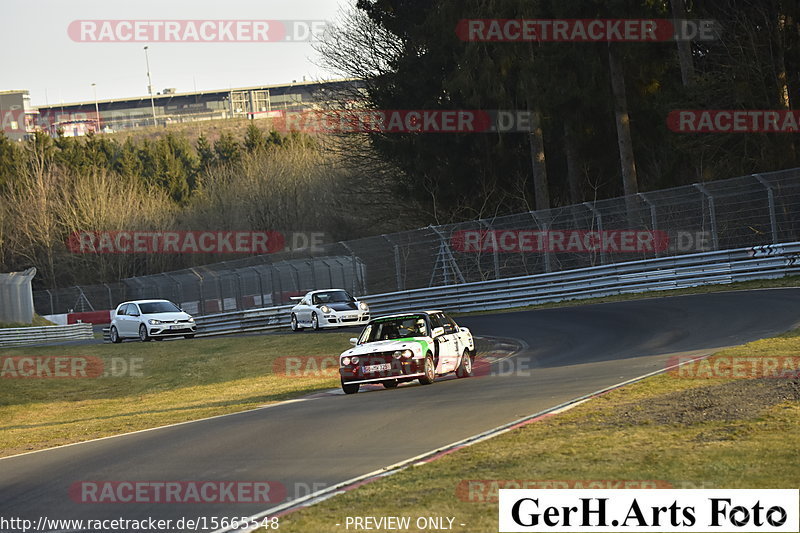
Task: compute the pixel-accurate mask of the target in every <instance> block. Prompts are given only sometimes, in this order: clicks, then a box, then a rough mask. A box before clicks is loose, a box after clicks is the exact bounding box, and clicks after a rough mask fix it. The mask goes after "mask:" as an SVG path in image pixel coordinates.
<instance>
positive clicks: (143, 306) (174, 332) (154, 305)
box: [109, 300, 197, 343]
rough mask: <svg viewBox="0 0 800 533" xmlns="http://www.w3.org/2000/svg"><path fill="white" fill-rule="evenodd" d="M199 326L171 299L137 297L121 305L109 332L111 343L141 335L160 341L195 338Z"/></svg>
mask: <svg viewBox="0 0 800 533" xmlns="http://www.w3.org/2000/svg"><path fill="white" fill-rule="evenodd" d="M196 332H197V328H196V326H195V323H194V318H192V316H191V315H189V314H188V313H186V312H185V311H183V310H182V309H181V308H180V307H178V306H177V305H175V304H174V303H172V302H170V301H169V300H136V301H132V302H123V303H121V304H119V305H118V306H117V310H116V315H115V316H114V318H113V319H112V320H111V329H110V331H109V334H110V337H111V342H113V343H118V342H122V341H123V339H135V338H138V339H139V340H140V341H142V342H147V341H149V340H150V339H155V340H157V341H160V340H162V339H164V338H166V337H180V336H183V337H185V338H187V339H191V338H192V337H194V336H195V333H196Z"/></svg>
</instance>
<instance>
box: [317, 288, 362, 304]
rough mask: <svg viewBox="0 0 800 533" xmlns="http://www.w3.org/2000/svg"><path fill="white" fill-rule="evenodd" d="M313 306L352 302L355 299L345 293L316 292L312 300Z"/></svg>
mask: <svg viewBox="0 0 800 533" xmlns="http://www.w3.org/2000/svg"><path fill="white" fill-rule="evenodd" d="M312 300H313V304H314V305H321V304H337V303H350V302H354V301H355V298H353V297H352V296H350V295H349V294H347V292H345V291H331V292H318V293H317V294H315V295H314V297H313V298H312Z"/></svg>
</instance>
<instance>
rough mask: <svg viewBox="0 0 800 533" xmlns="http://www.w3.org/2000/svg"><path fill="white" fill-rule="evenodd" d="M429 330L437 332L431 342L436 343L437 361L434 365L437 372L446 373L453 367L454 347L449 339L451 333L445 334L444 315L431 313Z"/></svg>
mask: <svg viewBox="0 0 800 533" xmlns="http://www.w3.org/2000/svg"><path fill="white" fill-rule="evenodd" d="M431 332H432V333H439V334H438V335H436V336H435V337H433V342H434V344H435V345H436V350H437V354H438V358H439V362H438V364H437V365H436V373H437V374H446V373H447V372H450V371H451V370H453V369H454V368H455V366H453V365H454V363H453V354H454V353H455V347H454V346H453V342H452V340H451V335H448V334H447V329H446V327H445V323H444V315H443V314H442V313H435V314H433V315H431Z"/></svg>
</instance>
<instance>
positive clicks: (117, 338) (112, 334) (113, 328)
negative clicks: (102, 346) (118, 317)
mask: <svg viewBox="0 0 800 533" xmlns="http://www.w3.org/2000/svg"><path fill="white" fill-rule="evenodd" d="M109 336H110V337H111V342H113V343H114V344H119V343H120V342H122V337H120V336H119V332H118V331H117V326H111V331H110V332H109Z"/></svg>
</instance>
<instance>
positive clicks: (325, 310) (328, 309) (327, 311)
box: [319, 305, 331, 313]
mask: <svg viewBox="0 0 800 533" xmlns="http://www.w3.org/2000/svg"><path fill="white" fill-rule="evenodd" d="M319 310H320V311H322V312H323V313H330V312H331V308H330V307H328V306H327V305H323V306H322V307H320V308H319Z"/></svg>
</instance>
